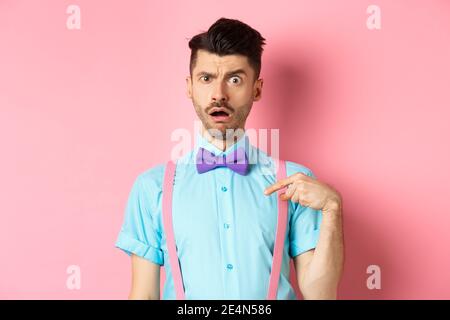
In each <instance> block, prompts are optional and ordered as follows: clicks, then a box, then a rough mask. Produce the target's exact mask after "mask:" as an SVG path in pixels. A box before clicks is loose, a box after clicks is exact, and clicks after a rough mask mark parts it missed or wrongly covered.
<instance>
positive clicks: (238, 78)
mask: <svg viewBox="0 0 450 320" xmlns="http://www.w3.org/2000/svg"><path fill="white" fill-rule="evenodd" d="M230 80H231V82H232V83H234V84H239V83H241V78H240V77H238V76H233V77H231V78H230Z"/></svg>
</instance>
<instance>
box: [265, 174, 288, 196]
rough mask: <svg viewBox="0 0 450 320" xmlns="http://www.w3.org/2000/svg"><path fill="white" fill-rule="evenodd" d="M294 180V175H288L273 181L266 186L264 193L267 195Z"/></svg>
mask: <svg viewBox="0 0 450 320" xmlns="http://www.w3.org/2000/svg"><path fill="white" fill-rule="evenodd" d="M294 180H295V177H293V176H290V177H288V178H286V179H282V180H279V181H277V182H275V183H274V184H273V185H271V186H269V187H267V188H266V189H265V190H264V194H265V195H266V196H268V195H269V194H271V193H273V192H275V191H277V190H280V189H282V188H284V187H286V186H287V185H289V184H291V183H292V182H294Z"/></svg>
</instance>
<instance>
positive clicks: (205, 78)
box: [200, 76, 209, 82]
mask: <svg viewBox="0 0 450 320" xmlns="http://www.w3.org/2000/svg"><path fill="white" fill-rule="evenodd" d="M200 80H201V81H203V82H208V81H209V76H201V77H200Z"/></svg>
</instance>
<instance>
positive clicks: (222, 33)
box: [189, 18, 266, 80]
mask: <svg viewBox="0 0 450 320" xmlns="http://www.w3.org/2000/svg"><path fill="white" fill-rule="evenodd" d="M265 40H266V39H264V38H263V37H262V36H261V34H260V33H259V32H258V31H256V30H255V29H253V28H251V27H250V26H249V25H247V24H245V23H243V22H241V21H239V20H235V19H226V18H220V19H219V20H217V21H216V22H214V24H213V25H211V27H209V29H208V31H206V32H203V33H200V34H197V35H196V36H194V37H193V38H192V39H191V40H190V41H189V48H190V49H191V60H190V64H189V71H190V73H191V76H192V71H193V69H194V67H195V63H196V61H197V51H198V50H199V49H203V50H206V51H208V52H210V53H214V54H217V55H219V56H224V55H230V54H240V55H243V56H246V57H247V59H248V62H249V64H250V66H251V67H252V68H253V69H254V71H255V80H257V79H258V78H259V74H260V72H261V55H262V52H263V45H265V44H266V43H265Z"/></svg>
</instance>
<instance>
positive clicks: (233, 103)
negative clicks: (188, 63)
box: [186, 50, 263, 139]
mask: <svg viewBox="0 0 450 320" xmlns="http://www.w3.org/2000/svg"><path fill="white" fill-rule="evenodd" d="M186 83H187V96H188V97H189V98H191V99H192V103H193V105H194V108H195V112H196V113H197V116H198V117H199V119H200V120H201V122H202V124H203V127H204V128H205V129H207V130H210V129H216V130H219V131H220V132H221V133H222V138H223V139H225V138H226V136H225V134H226V133H228V135H229V133H230V132H231V133H232V130H228V131H227V129H238V128H241V129H244V128H245V121H246V119H247V116H248V115H249V113H250V110H251V108H252V105H253V102H254V101H258V100H259V99H260V98H261V91H262V84H263V80H262V79H258V80H257V81H255V71H254V70H253V68H252V67H251V66H250V65H249V63H248V59H247V57H245V56H242V55H226V56H222V57H220V56H218V55H216V54H213V53H209V52H208V51H205V50H198V51H197V61H196V63H195V67H194V68H193V70H192V77H191V76H189V77H187V78H186Z"/></svg>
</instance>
